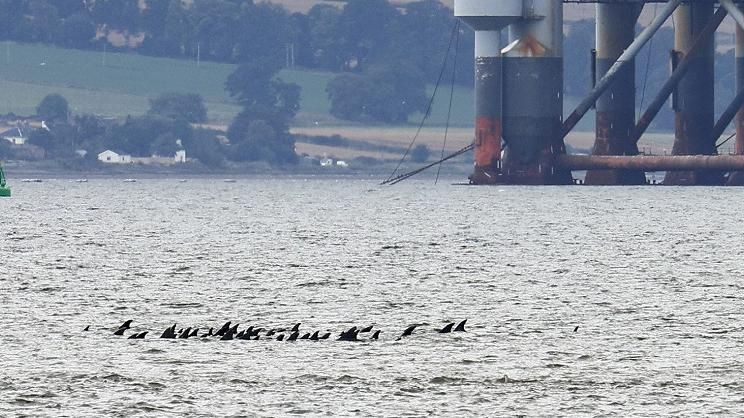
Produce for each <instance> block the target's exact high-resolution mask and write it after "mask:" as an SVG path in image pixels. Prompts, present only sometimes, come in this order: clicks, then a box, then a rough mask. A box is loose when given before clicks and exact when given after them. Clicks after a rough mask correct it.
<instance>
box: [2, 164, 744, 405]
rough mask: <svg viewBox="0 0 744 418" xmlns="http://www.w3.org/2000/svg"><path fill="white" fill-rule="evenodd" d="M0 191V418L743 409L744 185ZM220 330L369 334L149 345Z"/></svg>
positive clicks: (27, 187) (173, 183)
mask: <svg viewBox="0 0 744 418" xmlns="http://www.w3.org/2000/svg"><path fill="white" fill-rule="evenodd" d="M13 186H14V190H13V192H14V197H13V198H11V199H4V200H0V209H1V212H0V213H2V214H3V217H2V218H3V220H2V223H1V224H0V239H1V240H2V241H1V242H2V243H1V244H0V249H1V250H2V252H1V253H0V254H1V255H0V260H2V261H1V263H2V267H1V269H0V329H2V338H1V339H0V341H2V343H1V344H0V394H1V395H2V396H0V415H2V416H21V415H27V416H102V415H107V416H133V415H162V416H169V415H170V416H254V415H255V416H284V415H290V414H309V415H342V416H348V415H358V416H421V415H449V416H463V415H488V416H519V415H524V416H629V415H643V416H650V415H673V416H701V415H711V414H720V415H736V414H742V413H744V356H743V355H742V354H743V353H744V309H742V308H744V260H742V254H743V253H744V252H743V251H742V242H743V241H742V233H743V232H744V228H743V227H742V222H741V220H742V209H741V207H742V206H741V203H742V201H744V190H741V189H733V188H672V187H644V188H616V187H608V188H592V187H562V188H554V187H463V186H453V185H448V184H443V183H440V184H439V185H438V186H434V185H432V184H431V182H428V181H411V182H408V183H404V184H401V185H398V186H396V187H390V188H385V187H383V188H381V187H379V186H377V185H376V182H375V181H370V180H348V179H345V180H332V179H310V180H304V179H242V180H238V181H237V182H236V183H224V182H222V181H221V180H219V179H212V180H189V181H188V182H185V183H181V182H178V181H177V180H171V179H161V180H140V181H138V182H137V183H123V182H122V181H121V180H114V179H109V180H91V181H90V182H89V183H74V182H70V181H68V180H48V181H45V182H44V183H39V184H25V183H19V184H14V185H13ZM465 318H468V332H466V333H457V334H454V333H453V334H439V333H437V332H436V329H437V328H440V327H442V326H443V325H444V324H446V323H448V322H455V321H459V320H461V319H465ZM126 319H133V320H134V324H133V331H143V330H150V335H148V338H147V339H145V340H136V341H135V340H127V339H123V338H121V337H115V336H113V335H112V332H113V330H114V329H115V328H116V327H117V326H118V325H119V324H120V323H122V322H123V321H124V320H126ZM227 320H232V321H234V322H239V323H241V324H245V325H246V326H247V325H251V324H255V325H262V326H266V327H278V326H286V327H291V326H292V325H293V324H294V323H296V322H302V327H301V328H302V329H303V330H316V329H317V330H322V331H325V330H328V331H333V332H334V338H335V336H336V335H337V334H338V332H339V331H341V330H342V329H345V328H348V327H350V326H352V325H359V326H363V325H370V324H373V325H375V327H377V328H379V329H381V330H382V334H381V339H380V340H379V341H374V342H370V341H363V342H343V341H335V340H327V341H320V342H313V341H296V342H294V343H292V342H278V341H271V340H259V341H218V340H215V339H205V340H202V339H189V340H162V339H159V338H157V337H158V336H159V335H160V333H161V332H162V330H163V329H165V328H166V327H168V326H169V325H171V324H173V323H178V324H179V327H180V326H183V327H187V326H198V327H200V328H202V330H204V329H205V328H209V327H218V326H219V325H221V324H222V323H223V322H225V321H227ZM410 324H421V325H420V326H419V328H417V329H416V331H414V334H413V335H412V336H411V337H408V338H405V339H403V340H401V341H396V337H397V336H398V335H400V333H401V332H402V330H403V329H404V328H405V327H407V326H408V325H410ZM86 325H90V326H91V331H89V332H83V331H82V330H83V328H84V327H85V326H86ZM576 326H579V329H578V331H576V332H574V328H575V327H576ZM241 327H243V326H242V325H241Z"/></svg>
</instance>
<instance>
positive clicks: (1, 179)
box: [0, 165, 10, 197]
mask: <svg viewBox="0 0 744 418" xmlns="http://www.w3.org/2000/svg"><path fill="white" fill-rule="evenodd" d="M0 197H10V187H7V186H5V172H4V171H3V166H1V165H0Z"/></svg>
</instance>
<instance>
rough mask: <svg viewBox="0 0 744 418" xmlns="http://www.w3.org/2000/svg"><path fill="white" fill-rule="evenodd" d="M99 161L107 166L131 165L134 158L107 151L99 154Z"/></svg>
mask: <svg viewBox="0 0 744 418" xmlns="http://www.w3.org/2000/svg"><path fill="white" fill-rule="evenodd" d="M98 161H101V162H104V163H106V164H131V163H132V156H131V155H125V154H117V153H115V152H114V151H111V150H108V149H107V150H106V151H104V152H102V153H100V154H98Z"/></svg>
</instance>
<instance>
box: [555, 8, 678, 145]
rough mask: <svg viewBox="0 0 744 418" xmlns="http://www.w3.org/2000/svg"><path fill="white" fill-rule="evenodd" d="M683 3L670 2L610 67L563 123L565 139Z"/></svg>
mask: <svg viewBox="0 0 744 418" xmlns="http://www.w3.org/2000/svg"><path fill="white" fill-rule="evenodd" d="M681 3H682V0H670V1H669V3H667V4H666V5H665V6H664V9H662V11H661V12H660V13H659V15H658V16H657V17H656V19H654V20H653V21H652V22H651V24H650V25H648V26H646V28H645V29H644V30H643V31H642V32H641V33H640V35H638V37H637V38H636V39H635V40H634V41H633V43H631V44H630V46H628V49H626V50H625V52H623V53H622V55H620V57H619V58H618V59H617V61H615V64H613V65H612V67H610V69H609V70H607V72H606V73H605V75H604V76H603V77H602V79H600V80H599V81H598V82H597V85H596V86H594V89H592V91H591V92H590V93H589V95H588V96H587V97H586V98H585V99H584V100H582V101H581V103H579V105H578V106H576V109H575V110H574V111H573V112H572V113H571V114H570V115H569V116H568V118H566V120H565V122H563V132H562V134H563V136H562V137H563V138H565V137H566V135H568V134H569V133H570V132H571V131H572V130H573V128H574V127H575V126H576V124H577V123H579V121H580V120H581V118H583V117H584V115H585V114H586V112H588V111H589V109H591V108H592V106H594V103H595V102H596V101H597V99H598V98H599V96H601V95H602V93H604V92H605V90H607V88H608V87H610V85H611V84H612V82H613V81H615V78H616V77H617V76H618V74H619V71H620V70H622V69H623V68H624V67H625V66H626V65H628V64H630V63H632V62H634V61H633V59H634V58H635V56H636V55H638V52H640V50H641V48H643V46H644V45H646V42H648V41H649V39H651V37H652V36H653V35H654V33H656V31H657V30H659V28H660V27H661V25H662V24H663V23H664V22H665V21H666V20H667V19H668V18H669V16H671V15H672V13H674V10H675V9H677V7H678V6H679V5H680V4H681Z"/></svg>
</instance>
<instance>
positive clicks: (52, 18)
mask: <svg viewBox="0 0 744 418" xmlns="http://www.w3.org/2000/svg"><path fill="white" fill-rule="evenodd" d="M27 7H28V14H27V16H26V18H25V19H24V20H23V22H24V24H23V25H22V27H21V28H20V31H21V33H22V35H21V36H22V39H24V40H28V41H33V42H52V40H53V38H54V34H55V33H56V31H57V25H58V24H59V14H58V12H57V8H56V7H54V6H53V5H52V4H50V3H49V2H47V1H46V0H30V1H29V3H28V6H27Z"/></svg>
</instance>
